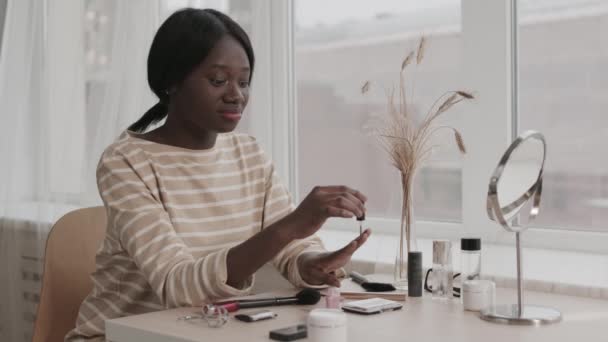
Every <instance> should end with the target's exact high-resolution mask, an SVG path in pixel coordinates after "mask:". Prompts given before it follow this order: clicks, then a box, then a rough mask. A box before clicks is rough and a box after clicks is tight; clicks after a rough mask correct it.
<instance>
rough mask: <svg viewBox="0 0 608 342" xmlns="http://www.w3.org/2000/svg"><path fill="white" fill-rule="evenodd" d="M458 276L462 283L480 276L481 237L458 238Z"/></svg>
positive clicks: (477, 278)
mask: <svg viewBox="0 0 608 342" xmlns="http://www.w3.org/2000/svg"><path fill="white" fill-rule="evenodd" d="M460 278H461V279H462V283H464V282H465V281H467V280H479V279H480V278H481V239H478V238H463V239H460Z"/></svg>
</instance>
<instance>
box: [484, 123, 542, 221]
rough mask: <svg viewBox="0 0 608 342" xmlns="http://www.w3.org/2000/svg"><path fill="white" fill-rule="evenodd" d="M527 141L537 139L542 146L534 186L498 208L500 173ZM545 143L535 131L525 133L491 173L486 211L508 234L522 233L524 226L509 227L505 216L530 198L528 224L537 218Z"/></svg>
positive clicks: (516, 140)
mask: <svg viewBox="0 0 608 342" xmlns="http://www.w3.org/2000/svg"><path fill="white" fill-rule="evenodd" d="M528 139H537V140H539V141H540V142H541V143H542V144H543V159H542V163H541V167H540V169H539V171H538V175H537V177H536V181H535V182H534V184H533V185H532V186H531V187H530V188H529V189H528V190H527V191H526V192H525V193H524V194H523V195H522V196H521V197H519V198H518V199H516V200H515V201H513V202H511V203H509V204H507V205H506V206H504V207H501V206H500V203H499V202H498V181H499V180H500V177H501V176H502V173H503V171H504V169H505V167H506V165H507V162H508V161H509V159H510V158H511V154H512V153H513V151H515V149H516V148H518V147H519V146H520V145H521V144H523V143H524V142H525V141H526V140H528ZM546 151H547V143H546V141H545V137H544V136H543V135H542V134H541V133H540V132H537V131H526V132H524V133H523V134H522V135H520V136H519V137H517V139H515V140H514V141H513V143H512V144H511V145H510V146H509V148H508V149H507V150H506V151H505V153H504V154H503V156H502V158H501V159H500V161H499V162H498V166H497V167H496V169H495V170H494V172H493V173H492V176H491V177H490V185H489V187H488V198H487V201H486V210H487V212H488V217H489V218H490V219H491V220H493V221H498V223H500V225H501V226H502V227H503V228H504V229H506V230H507V231H509V232H514V233H516V232H522V231H524V230H525V229H526V227H524V226H519V227H513V226H511V225H509V222H508V221H509V220H507V219H505V215H510V214H513V212H514V211H515V210H516V209H517V208H521V206H522V205H523V204H524V203H526V202H527V201H528V200H529V199H530V198H531V197H532V196H534V200H533V203H532V209H531V210H530V216H529V219H528V222H531V221H532V220H534V219H535V218H536V216H538V213H539V212H540V197H541V194H542V187H543V186H542V185H543V180H542V176H543V170H544V165H545V159H546V157H547V153H546Z"/></svg>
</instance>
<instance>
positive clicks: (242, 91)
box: [171, 35, 251, 133]
mask: <svg viewBox="0 0 608 342" xmlns="http://www.w3.org/2000/svg"><path fill="white" fill-rule="evenodd" d="M250 73H251V67H250V65H249V59H248V58H247V54H246V53H245V50H244V49H243V47H242V46H241V45H240V44H239V42H238V41H237V40H235V39H234V38H232V37H231V36H228V35H226V36H224V37H223V38H222V39H220V40H219V41H218V42H217V44H216V45H215V46H214V47H213V49H212V50H211V52H210V53H209V55H208V56H207V57H206V58H205V60H204V61H203V62H202V63H201V64H199V65H198V66H197V67H196V68H195V69H194V70H193V71H192V72H191V73H190V74H189V75H188V76H187V77H186V79H185V80H184V81H183V82H182V83H181V84H180V85H179V86H178V87H177V88H176V89H174V91H175V92H174V94H173V95H172V96H171V102H173V104H174V105H175V107H176V108H175V109H176V113H178V115H179V120H180V121H182V124H183V125H184V127H188V128H192V129H195V130H196V131H199V132H201V131H204V132H217V133H225V132H231V131H233V130H234V129H235V128H236V126H237V124H238V123H239V121H240V119H241V115H242V113H243V110H244V109H245V106H246V105H247V101H248V100H249V75H250Z"/></svg>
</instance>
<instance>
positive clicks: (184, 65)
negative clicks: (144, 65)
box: [129, 8, 255, 132]
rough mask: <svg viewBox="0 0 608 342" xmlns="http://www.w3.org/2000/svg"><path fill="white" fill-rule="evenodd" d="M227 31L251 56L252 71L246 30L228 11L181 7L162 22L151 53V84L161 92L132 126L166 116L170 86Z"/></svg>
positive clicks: (143, 127)
mask: <svg viewBox="0 0 608 342" xmlns="http://www.w3.org/2000/svg"><path fill="white" fill-rule="evenodd" d="M225 35H230V36H231V37H233V38H234V39H236V40H237V41H238V42H239V43H240V44H241V46H242V47H243V49H245V53H247V58H248V59H249V66H250V68H251V73H250V76H249V80H250V81H251V75H253V65H254V60H255V59H254V56H253V48H252V47H251V42H250V41H249V36H247V33H245V31H244V30H243V29H242V28H241V27H240V26H239V24H237V23H236V22H235V21H234V20H232V19H230V17H228V16H227V15H225V14H223V13H221V12H218V11H216V10H212V9H195V8H185V9H181V10H179V11H177V12H175V13H173V14H171V16H169V18H167V20H165V22H164V23H163V24H162V25H161V26H160V28H159V29H158V31H157V32H156V35H155V36H154V40H153V41H152V46H151V47H150V53H149V54H148V84H149V85H150V89H152V91H153V92H154V94H156V96H158V98H159V102H158V103H157V104H156V105H154V106H153V107H152V108H150V109H148V111H147V112H146V113H145V114H144V115H143V116H142V117H141V118H140V119H139V120H137V121H136V122H135V123H134V124H132V125H131V126H129V130H131V131H135V132H143V131H145V130H146V129H147V128H148V126H150V125H151V124H154V123H156V122H158V121H160V120H162V119H164V118H165V117H166V116H167V113H168V110H169V108H168V105H169V89H171V87H173V86H175V85H178V84H179V83H181V82H182V81H183V80H184V79H185V78H186V76H188V74H189V73H191V72H192V70H194V69H195V68H196V67H197V66H198V65H199V64H200V63H201V62H202V61H203V60H204V59H205V58H206V57H207V55H209V52H210V51H211V49H213V47H214V46H215V44H216V43H217V42H218V41H219V40H220V39H221V38H222V37H224V36H225Z"/></svg>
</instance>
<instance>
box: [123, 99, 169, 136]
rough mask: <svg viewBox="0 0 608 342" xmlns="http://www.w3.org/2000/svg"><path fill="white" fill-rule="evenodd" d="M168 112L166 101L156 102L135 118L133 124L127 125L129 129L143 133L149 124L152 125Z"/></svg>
mask: <svg viewBox="0 0 608 342" xmlns="http://www.w3.org/2000/svg"><path fill="white" fill-rule="evenodd" d="M168 112H169V107H168V106H167V104H166V103H163V102H158V103H157V104H155V105H154V106H152V108H150V109H148V111H147V112H146V113H145V114H144V115H143V116H142V117H141V118H139V120H137V121H136V122H135V123H134V124H132V125H131V126H129V130H130V131H133V132H138V133H143V132H144V131H145V130H146V129H147V128H148V127H149V126H150V125H153V124H155V123H157V122H159V121H160V120H162V119H164V118H165V117H166V116H167V114H168Z"/></svg>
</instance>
